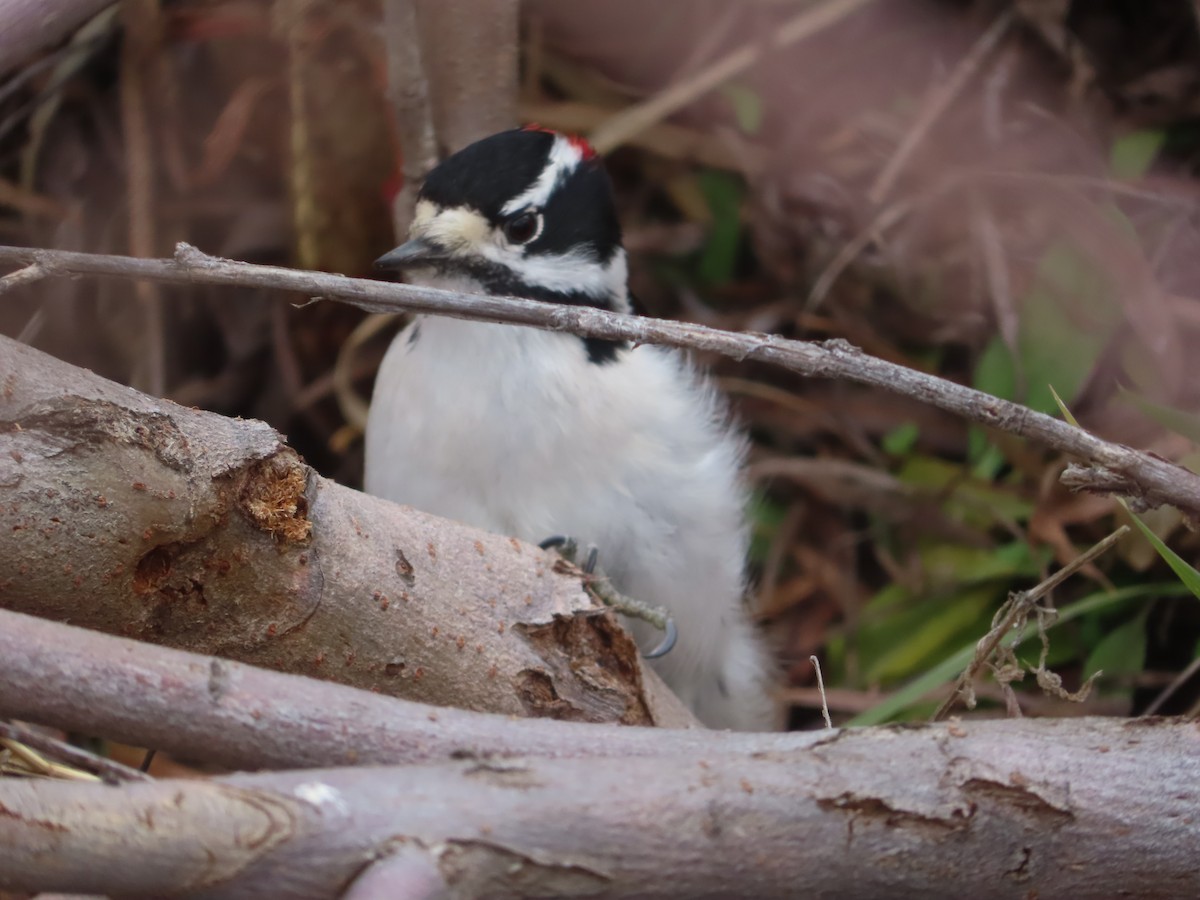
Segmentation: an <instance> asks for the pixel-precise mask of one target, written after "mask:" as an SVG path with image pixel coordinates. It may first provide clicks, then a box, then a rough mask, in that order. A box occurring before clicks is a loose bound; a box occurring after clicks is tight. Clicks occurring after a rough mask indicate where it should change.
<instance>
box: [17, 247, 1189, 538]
mask: <svg viewBox="0 0 1200 900" xmlns="http://www.w3.org/2000/svg"><path fill="white" fill-rule="evenodd" d="M35 262H36V263H39V264H41V265H42V266H44V267H45V268H47V269H48V270H50V271H52V272H54V273H56V274H57V273H62V274H76V275H107V276H116V277H120V278H146V279H151V280H154V281H162V282H168V283H173V284H205V283H207V284H228V285H242V286H252V287H267V288H276V289H279V290H286V291H295V292H297V293H300V294H307V295H309V296H316V297H323V298H327V299H336V300H340V301H342V302H346V303H350V304H352V305H354V306H357V307H359V308H360V309H365V310H367V311H368V312H397V311H400V310H410V311H413V312H422V313H433V314H437V315H446V316H452V317H456V318H463V319H478V320H486V321H494V322H509V323H512V324H517V325H530V326H533V327H535V328H544V329H547V330H551V331H566V332H570V333H572V334H579V335H583V336H586V337H596V338H604V339H608V340H617V341H630V342H632V343H634V344H665V345H668V346H673V347H686V348H690V349H695V350H704V351H709V352H715V353H720V354H722V355H725V356H729V357H732V358H734V359H737V360H746V359H750V360H755V361H758V362H766V363H771V364H773V365H777V366H780V367H782V368H785V369H789V370H790V371H793V372H798V373H800V374H802V375H807V376H811V377H817V378H835V379H843V380H846V381H852V382H856V383H858V384H865V385H870V386H872V387H877V388H881V389H883V390H886V391H888V392H890V393H893V394H900V395H902V396H906V397H912V398H914V399H917V400H920V401H921V402H924V403H928V404H930V405H931V406H935V407H937V408H939V409H942V410H945V411H946V412H949V413H952V414H954V415H957V416H960V417H962V418H964V419H967V420H969V421H971V422H975V423H976V424H979V425H984V426H987V427H989V428H995V429H997V430H999V431H1004V432H1007V433H1009V434H1013V435H1016V436H1018V437H1024V438H1029V439H1031V440H1034V441H1037V442H1039V443H1042V444H1044V445H1046V446H1048V447H1051V448H1053V449H1055V450H1057V451H1060V452H1062V453H1067V454H1070V455H1072V456H1075V457H1078V458H1079V459H1081V460H1083V461H1084V462H1086V463H1087V464H1088V466H1089V468H1086V469H1085V468H1082V467H1080V466H1078V465H1076V466H1071V467H1069V468H1068V472H1069V473H1071V474H1073V476H1074V477H1075V482H1074V483H1075V484H1079V483H1080V482H1079V473H1080V472H1090V473H1092V474H1093V475H1094V476H1095V477H1096V478H1097V479H1101V481H1100V482H1099V487H1097V486H1094V485H1093V484H1083V485H1082V486H1084V487H1086V488H1087V489H1089V490H1093V489H1102V487H1103V485H1106V484H1112V485H1113V486H1115V487H1117V488H1118V489H1120V490H1121V491H1123V492H1128V494H1129V495H1130V496H1131V498H1132V499H1133V500H1134V502H1135V503H1137V504H1138V505H1140V506H1144V507H1153V506H1161V505H1162V504H1173V505H1175V506H1177V507H1178V508H1179V509H1180V510H1182V511H1183V512H1184V513H1185V514H1186V515H1187V516H1189V517H1191V518H1197V517H1200V476H1198V475H1196V474H1195V473H1193V472H1191V471H1189V470H1188V469H1186V468H1184V467H1182V466H1179V465H1176V464H1175V463H1173V462H1170V461H1168V460H1164V459H1161V458H1159V457H1156V456H1153V455H1151V454H1149V453H1144V452H1141V451H1138V450H1133V449H1131V448H1129V447H1126V446H1123V445H1121V444H1114V443H1111V442H1109V441H1105V440H1102V439H1101V438H1098V437H1096V436H1095V435H1092V434H1089V433H1088V432H1086V431H1084V430H1083V429H1081V428H1076V427H1074V426H1072V425H1069V424H1067V423H1066V422H1063V421H1060V420H1058V419H1054V418H1052V417H1050V416H1047V415H1045V414H1043V413H1039V412H1035V411H1033V410H1031V409H1028V408H1027V407H1024V406H1021V405H1019V404H1017V403H1012V402H1011V401H1008V400H1001V399H999V398H997V397H992V396H991V395H989V394H985V393H983V392H982V391H977V390H974V389H972V388H968V387H964V386H962V385H959V384H954V383H953V382H950V381H946V380H945V379H942V378H938V377H936V376H934V375H928V374H926V373H923V372H917V371H914V370H912V369H908V368H905V367H904V366H900V365H896V364H895V363H890V362H887V361H885V360H881V359H877V358H875V357H872V356H869V355H867V354H865V353H863V352H862V351H861V350H859V349H858V348H856V347H853V346H851V345H850V344H847V343H846V342H845V341H840V340H833V341H825V342H822V343H809V342H804V341H792V340H786V339H784V338H780V337H776V336H773V335H765V334H738V333H735V332H730V331H721V330H719V329H715V328H707V327H705V326H703V325H696V324H692V323H687V322H669V321H664V320H660V319H650V318H644V317H641V316H627V315H620V314H617V313H611V312H607V311H605V310H601V309H594V308H591V307H579V306H561V305H557V304H552V303H543V302H540V301H535V300H524V299H521V298H517V297H494V296H485V295H474V294H462V293H457V292H454V291H443V290H437V289H435V288H427V287H420V286H417V285H407V284H387V283H384V282H378V281H367V280H364V279H357V278H346V277H344V276H341V275H329V274H325V273H320V272H304V271H297V270H294V269H285V268H282V267H278V266H257V265H251V264H249V263H239V262H233V261H230V260H222V259H217V258H215V257H212V256H208V255H206V254H204V253H201V252H200V251H198V250H196V249H195V248H194V247H191V246H189V245H187V244H180V245H179V248H178V249H177V251H176V255H175V258H174V259H173V260H167V259H156V260H146V259H134V258H131V257H122V256H105V255H100V254H88V253H72V252H67V251H59V250H40V249H31V248H26V247H0V263H11V264H17V265H29V264H31V263H35Z"/></svg>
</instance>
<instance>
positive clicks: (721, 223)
mask: <svg viewBox="0 0 1200 900" xmlns="http://www.w3.org/2000/svg"><path fill="white" fill-rule="evenodd" d="M699 183H700V191H701V193H703V194H704V199H705V200H706V201H707V203H708V208H709V210H710V211H711V213H712V225H711V227H710V228H709V232H708V240H707V241H706V242H705V245H704V249H703V250H702V251H701V254H700V263H699V267H698V272H697V274H698V275H699V277H700V280H701V281H702V282H703V283H705V284H708V285H717V284H725V283H727V282H729V281H732V280H733V275H734V268H735V266H736V265H737V256H738V245H739V244H740V242H741V236H742V223H741V210H742V197H743V194H744V192H745V191H744V188H743V186H742V183H741V181H740V180H738V179H737V178H736V177H734V176H733V175H730V174H728V173H726V172H714V171H706V172H701V173H700V176H699Z"/></svg>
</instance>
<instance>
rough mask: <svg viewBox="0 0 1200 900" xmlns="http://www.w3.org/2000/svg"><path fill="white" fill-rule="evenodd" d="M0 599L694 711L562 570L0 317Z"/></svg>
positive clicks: (135, 625) (523, 702) (255, 427)
mask: <svg viewBox="0 0 1200 900" xmlns="http://www.w3.org/2000/svg"><path fill="white" fill-rule="evenodd" d="M0 533H3V534H4V535H5V538H4V541H5V547H4V552H3V553H2V554H0V606H3V607H6V608H8V609H12V610H16V611H24V612H28V613H32V614H36V615H40V616H45V617H48V618H53V619H58V620H63V621H66V620H69V621H71V622H73V623H75V624H78V625H83V626H85V627H89V628H94V629H97V630H101V631H107V632H110V633H115V634H123V635H131V636H136V637H139V638H142V639H144V640H149V641H154V642H156V643H163V644H167V645H173V646H180V647H187V648H188V649H191V650H195V651H198V652H202V653H209V654H213V655H217V656H223V657H227V658H230V659H237V660H243V661H247V662H253V663H255V664H258V665H262V666H267V667H269V668H274V669H279V670H281V671H290V672H301V673H305V674H313V675H317V676H319V677H321V678H327V679H330V680H334V681H340V682H342V683H344V684H350V685H354V686H356V687H361V688H367V689H369V690H373V691H379V692H382V693H386V694H392V695H403V696H406V697H409V698H412V699H416V700H422V701H426V702H429V703H436V704H441V705H455V706H462V707H466V708H468V709H478V710H489V711H493V712H503V713H508V714H512V715H522V716H550V717H557V718H567V719H578V720H584V721H606V722H617V721H619V722H625V723H629V724H675V725H686V724H690V723H692V721H693V720H692V719H691V717H690V716H689V715H688V714H687V713H686V712H685V711H683V709H682V707H681V706H680V705H679V703H678V701H677V700H675V698H674V696H673V695H671V694H670V692H669V691H667V690H666V689H665V688H664V687H663V686H662V685H661V682H659V681H658V680H657V679H656V678H655V677H654V676H653V674H652V673H650V672H643V670H642V669H641V666H640V662H639V659H638V653H637V648H636V647H635V645H634V644H633V642H632V641H631V640H630V639H629V637H628V636H627V635H626V634H625V632H624V631H623V630H622V629H621V628H620V627H619V625H618V624H617V622H616V620H615V617H614V616H613V614H612V613H611V612H609V611H607V610H605V609H603V608H598V607H597V606H596V604H595V603H594V602H593V601H592V600H591V598H590V597H589V596H588V595H587V594H586V593H585V592H584V590H583V588H582V584H581V580H580V575H579V573H578V571H577V570H574V569H573V568H571V567H569V566H566V565H565V564H563V563H562V561H561V560H559V559H558V558H557V557H556V556H555V555H554V554H550V553H546V552H544V551H542V550H539V549H538V548H537V547H533V546H530V545H528V544H522V543H520V542H519V541H516V540H513V539H510V538H507V537H502V536H498V535H493V534H487V533H485V532H482V531H477V530H475V529H471V528H467V527H466V526H463V525H459V524H457V523H453V522H449V521H447V520H443V519H438V518H436V517H433V516H429V515H426V514H424V513H421V512H419V511H417V510H413V509H410V508H407V507H400V506H396V505H395V504H392V503H388V502H386V501H383V500H379V499H377V498H374V497H369V496H367V495H365V494H362V493H360V492H358V491H354V490H351V489H349V488H345V487H342V486H341V485H338V484H336V483H334V482H331V481H328V480H326V479H324V478H322V477H320V476H319V475H317V474H316V473H315V472H314V471H313V470H312V469H311V468H310V467H308V466H307V465H306V464H305V463H304V462H303V461H302V460H301V459H300V458H299V457H298V456H297V455H296V454H295V452H294V451H292V450H291V449H290V448H288V447H287V446H285V445H284V444H283V442H282V439H281V437H280V436H279V435H278V434H277V433H276V432H275V431H274V430H273V429H271V428H270V427H268V426H267V425H265V424H263V423H261V422H254V421H242V420H233V419H227V418H225V417H223V416H219V415H216V414H213V413H207V412H203V411H200V410H194V409H186V408H184V407H181V406H178V405H176V404H174V403H171V402H169V401H164V400H157V399H154V398H151V397H147V396H146V395H144V394H140V393H138V392H137V391H134V390H133V389H131V388H127V387H124V386H122V385H118V384H114V383H112V382H109V381H106V380H105V379H102V378H100V377H98V376H96V375H94V374H93V373H91V372H87V371H85V370H83V369H79V368H76V367H75V366H72V365H70V364H68V363H64V362H62V361H60V360H57V359H54V358H53V357H50V356H47V355H45V354H43V353H40V352H39V351H36V350H33V349H31V348H29V347H26V346H24V345H22V344H18V343H16V342H14V341H11V340H9V339H7V338H0Z"/></svg>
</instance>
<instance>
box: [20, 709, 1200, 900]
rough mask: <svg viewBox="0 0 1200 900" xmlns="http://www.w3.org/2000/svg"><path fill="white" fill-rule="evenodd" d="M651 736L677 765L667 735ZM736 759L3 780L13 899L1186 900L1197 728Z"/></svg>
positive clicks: (948, 731)
mask: <svg viewBox="0 0 1200 900" xmlns="http://www.w3.org/2000/svg"><path fill="white" fill-rule="evenodd" d="M541 724H543V725H546V726H549V727H557V726H559V725H560V723H541ZM581 727H582V726H581ZM594 730H595V731H596V732H597V738H598V739H600V738H601V736H602V734H603V732H605V731H608V730H610V729H609V728H607V727H605V726H594ZM645 733H647V734H651V735H654V736H656V737H662V738H666V739H668V741H667V742H666V743H667V745H669V738H670V735H671V733H670V732H665V731H650V732H645ZM721 738H722V736H721V735H717V734H713V733H710V732H691V733H689V739H692V740H695V741H697V743H698V744H701V745H702V744H704V743H705V742H706V741H712V742H713V744H714V746H712V747H707V748H706V747H703V746H697V747H695V748H693V749H692V750H691V751H685V750H682V749H680V748H673V749H672V751H671V752H669V753H665V754H664V755H661V756H651V757H642V758H637V759H620V758H602V759H569V760H547V759H525V760H508V761H497V760H490V761H487V760H460V761H458V762H452V763H446V764H441V765H424V766H411V767H401V768H359V769H327V770H319V769H318V770H307V771H301V772H285V773H273V774H258V775H238V776H231V777H227V778H221V779H216V780H213V781H208V782H196V781H187V782H180V781H163V782H155V783H145V782H141V783H126V784H123V785H121V786H118V787H112V786H107V785H99V784H94V783H92V784H76V783H64V782H52V781H29V780H25V781H17V780H13V779H10V780H7V781H3V782H0V846H3V847H5V848H6V849H5V864H4V866H3V867H0V887H4V888H7V889H9V890H25V891H37V890H57V891H86V892H89V893H105V894H110V895H129V894H151V895H155V896H171V895H177V894H180V893H183V892H189V893H198V894H200V895H202V896H205V897H222V898H224V897H264V896H270V897H273V898H324V897H336V896H343V892H344V891H347V888H349V891H348V893H346V894H345V895H346V896H375V897H383V896H389V897H391V896H416V897H434V896H436V897H442V896H445V897H481V896H486V897H526V896H547V895H553V896H559V897H571V896H587V897H629V896H639V897H689V898H690V897H732V896H743V897H745V896H753V897H785V896H786V897H792V896H821V897H882V896H888V897H917V896H920V897H926V898H936V897H963V896H970V897H977V898H989V897H1014V898H1015V897H1029V896H1043V897H1072V898H1108V897H1114V896H1138V897H1183V896H1191V895H1194V893H1195V889H1196V872H1195V859H1196V848H1197V847H1198V846H1200V816H1197V815H1196V810H1197V799H1198V792H1197V787H1196V783H1197V776H1198V775H1200V736H1198V733H1197V729H1196V726H1195V724H1194V723H1185V722H1168V721H1133V722H1130V721H1117V720H1099V719H1077V720H1071V721H1057V722H1049V721H1034V720H1008V721H990V722H970V723H955V722H951V723H939V724H937V725H928V726H924V727H920V728H879V729H862V730H847V731H838V732H827V733H824V734H822V735H821V736H820V739H819V740H817V741H815V742H814V743H812V745H811V746H807V747H799V748H793V749H790V750H789V749H784V748H782V747H779V746H778V743H779V742H780V741H782V740H784V739H785V737H784V736H771V735H744V736H740V738H739V739H740V740H743V741H750V742H753V741H762V742H763V743H764V745H765V746H771V747H772V749H763V750H762V751H761V752H743V753H736V754H735V753H728V752H722V751H720V750H718V749H716V747H715V745H716V744H718V743H719V742H720V740H721ZM397 853H398V854H400V855H399V856H397V857H395V858H392V854H397ZM131 860H136V861H137V862H136V865H133V864H131V862H130V861H131ZM381 861H382V863H383V865H380V863H381ZM376 866H379V868H378V869H377V868H376ZM356 879H364V883H363V884H362V885H361V890H360V891H356V889H355V888H354V884H355V881H356ZM404 885H408V886H409V887H411V888H413V890H414V891H415V892H408V891H405V892H404V893H400V888H401V886H404ZM418 888H419V889H418Z"/></svg>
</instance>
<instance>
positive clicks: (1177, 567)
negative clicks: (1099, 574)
mask: <svg viewBox="0 0 1200 900" xmlns="http://www.w3.org/2000/svg"><path fill="white" fill-rule="evenodd" d="M1049 387H1050V393H1051V394H1053V395H1054V402H1055V403H1057V404H1058V408H1059V409H1060V410H1061V411H1062V414H1063V418H1064V419H1066V420H1067V422H1069V423H1070V424H1072V425H1074V426H1075V427H1076V428H1078V427H1079V422H1077V421H1076V420H1075V417H1074V416H1073V415H1071V411H1070V410H1069V409H1067V404H1065V403H1063V401H1062V398H1061V397H1060V396H1058V391H1056V390H1054V385H1049ZM1116 499H1117V502H1118V503H1120V504H1121V508H1122V509H1124V510H1125V512H1127V513H1128V514H1129V518H1131V519H1132V520H1133V524H1134V525H1136V526H1137V529H1138V531H1140V532H1141V533H1142V534H1143V535H1144V536H1145V538H1146V540H1148V541H1149V542H1150V546H1152V547H1153V548H1154V549H1155V550H1156V551H1158V555H1159V556H1161V557H1162V558H1163V560H1164V561H1165V562H1166V564H1167V565H1168V566H1170V567H1171V571H1172V572H1174V573H1175V575H1176V577H1178V578H1179V580H1180V581H1182V582H1183V584H1184V586H1185V587H1187V589H1188V590H1189V591H1191V592H1192V595H1193V596H1194V597H1196V599H1198V600H1200V572H1197V571H1196V569H1195V568H1194V567H1193V566H1191V565H1190V564H1189V563H1188V562H1187V561H1186V560H1185V559H1183V558H1182V557H1181V556H1180V555H1179V554H1178V553H1176V552H1175V551H1174V550H1172V549H1171V548H1170V547H1168V546H1167V545H1166V544H1165V543H1163V541H1162V538H1160V537H1159V536H1158V535H1157V534H1155V533H1154V532H1153V531H1151V530H1150V526H1149V525H1147V524H1146V523H1145V522H1143V521H1142V520H1141V519H1139V518H1138V517H1137V516H1136V515H1134V512H1133V510H1131V509H1130V508H1129V504H1128V503H1126V502H1125V500H1124V498H1122V497H1117V498H1116Z"/></svg>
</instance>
